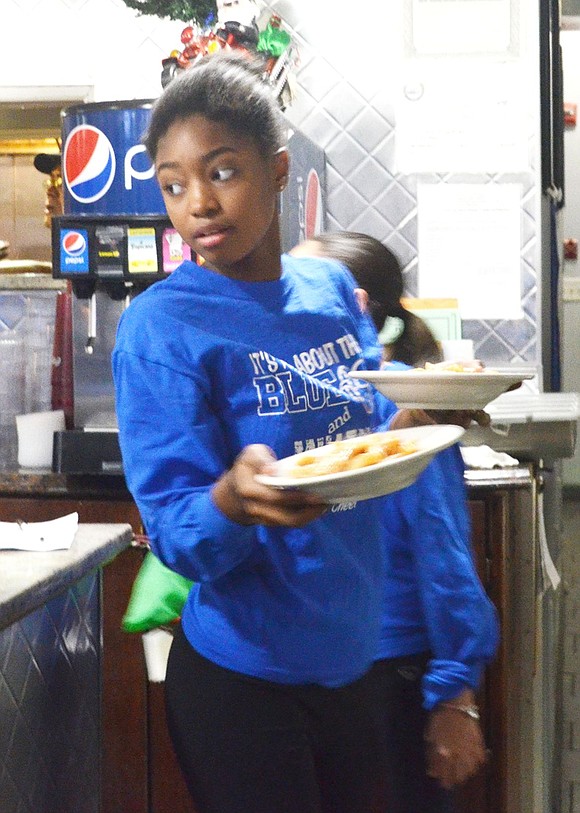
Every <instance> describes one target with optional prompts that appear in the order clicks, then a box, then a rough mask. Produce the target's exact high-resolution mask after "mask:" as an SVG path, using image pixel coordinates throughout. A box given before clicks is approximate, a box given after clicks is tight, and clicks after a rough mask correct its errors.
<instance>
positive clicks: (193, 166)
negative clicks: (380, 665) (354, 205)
mask: <svg viewBox="0 0 580 813" xmlns="http://www.w3.org/2000/svg"><path fill="white" fill-rule="evenodd" d="M285 143H286V141H285V133H284V132H283V130H282V128H281V115H280V111H279V109H278V106H277V103H276V101H275V99H274V96H273V94H272V92H271V89H270V87H269V86H268V85H267V83H265V82H264V81H263V80H262V72H261V70H260V69H258V68H256V67H255V65H254V63H253V61H252V60H251V59H250V58H246V57H240V56H239V55H237V54H235V53H230V54H228V53H220V54H216V55H213V56H209V57H206V58H204V59H202V60H200V61H199V62H198V63H197V64H196V66H194V67H192V68H191V69H190V70H188V71H185V72H184V73H183V74H181V75H180V76H178V77H176V78H175V79H174V80H173V81H172V82H171V83H170V84H169V85H168V86H167V88H166V89H165V91H164V92H163V94H162V95H161V97H160V98H159V100H158V101H157V102H156V104H155V105H154V107H153V110H152V114H151V118H150V123H149V130H148V133H147V135H146V138H145V144H146V147H147V150H148V152H149V154H150V156H151V159H152V161H153V164H154V166H155V171H156V176H157V178H158V181H159V184H160V187H161V190H162V193H163V198H164V201H165V204H166V207H167V212H168V215H169V217H170V219H171V221H172V223H173V225H174V227H175V228H176V229H177V231H178V232H179V234H180V235H181V236H182V238H183V240H184V241H185V242H186V243H187V244H188V245H190V246H191V248H192V250H193V252H192V253H193V255H194V256H196V255H200V256H201V257H202V258H203V264H202V265H199V264H197V263H194V262H191V261H185V262H184V263H183V264H182V265H181V266H180V267H179V268H178V269H176V270H175V271H174V272H173V273H172V274H171V275H169V276H168V277H167V279H164V280H163V281H161V282H158V283H156V284H155V285H152V286H151V287H149V288H148V289H147V290H146V291H144V292H143V293H141V294H140V295H139V296H138V297H136V298H135V299H134V300H133V301H132V303H131V304H130V305H129V307H128V308H127V309H126V310H125V312H124V313H123V315H122V317H121V319H120V322H119V326H118V333H117V339H116V345H115V348H114V352H113V359H112V362H113V377H114V383H115V391H116V405H117V416H118V422H119V440H120V446H121V451H122V455H123V464H124V472H125V477H126V480H127V484H128V487H129V489H130V491H131V493H132V495H133V497H134V499H135V501H136V504H137V506H138V508H139V512H140V515H141V517H142V520H143V523H144V526H145V529H146V532H147V534H148V537H149V540H150V543H151V548H152V550H153V552H154V554H155V555H156V556H158V557H159V559H160V560H161V561H162V562H163V563H164V564H165V566H166V567H168V568H170V570H172V571H174V572H177V573H180V574H181V575H182V576H184V577H186V578H188V579H191V581H192V582H193V586H192V588H191V591H190V592H189V595H188V598H187V601H186V603H185V606H184V608H183V613H182V618H181V624H180V627H179V629H178V631H177V633H176V635H175V637H174V640H173V643H172V647H171V652H170V656H169V662H168V667H167V676H166V681H165V690H166V705H167V717H168V726H169V731H170V734H171V737H172V741H173V744H174V747H175V751H176V754H177V757H178V761H179V764H180V766H181V768H182V771H183V773H184V776H185V778H186V781H187V784H188V787H189V789H190V792H191V795H192V798H193V800H194V803H195V805H196V809H197V810H198V811H199V813H226V811H227V812H229V811H231V812H232V813H234V811H235V813H368V811H369V809H370V795H371V793H372V788H373V779H374V777H375V776H376V772H377V768H378V758H379V756H378V755H379V749H378V744H377V741H376V736H377V728H376V717H375V716H374V713H373V692H374V681H373V680H372V679H371V672H372V666H373V661H374V659H375V656H376V651H377V647H378V643H379V633H380V624H379V621H380V610H381V599H382V593H383V579H382V575H381V567H382V557H383V554H382V546H381V539H380V517H379V507H380V503H379V502H378V501H376V500H370V501H368V502H358V503H355V504H348V506H347V507H346V508H343V509H342V510H340V511H336V510H328V508H329V507H328V506H327V505H325V504H324V503H323V502H321V501H320V499H319V498H317V497H316V496H313V495H307V494H305V493H303V492H292V491H283V490H277V489H272V488H268V487H266V486H265V485H262V484H260V482H259V481H258V480H256V475H257V474H259V473H260V472H268V471H269V469H270V467H271V465H272V463H273V461H274V459H275V456H278V457H282V456H286V455H289V454H293V453H295V452H297V451H300V450H301V449H303V448H311V447H313V446H316V445H319V442H320V440H321V439H322V440H323V441H331V440H334V439H336V438H337V437H338V433H339V432H340V433H341V434H343V435H344V434H346V433H348V435H352V436H356V435H358V434H366V433H368V432H369V431H372V430H373V429H375V428H376V427H377V426H379V425H380V426H385V425H386V424H385V421H390V422H391V423H392V425H396V422H397V419H398V415H399V413H397V411H396V407H395V405H394V404H392V403H390V402H388V401H386V399H383V398H382V397H379V396H378V395H373V394H372V393H370V391H369V389H368V387H367V386H366V385H359V383H358V382H355V383H354V384H353V380H352V379H350V378H348V377H347V375H346V373H347V372H348V370H349V369H351V368H353V367H354V366H366V367H368V368H370V369H377V368H378V367H379V365H380V357H381V353H380V347H379V345H378V344H377V342H376V335H375V331H374V328H373V326H372V323H371V322H370V320H369V319H368V317H367V316H366V315H365V314H363V313H362V312H361V310H360V308H359V306H358V303H357V300H356V297H355V295H354V291H353V287H354V286H353V285H352V278H351V276H350V274H349V273H348V271H346V270H344V269H342V268H340V267H339V266H337V264H336V263H333V262H330V261H326V260H322V259H321V260H317V261H311V260H308V261H307V260H300V259H296V258H292V257H289V256H288V255H283V256H281V255H280V234H279V223H278V195H279V194H280V192H281V191H282V190H283V188H284V186H285V184H286V181H287V176H288V153H287V150H286V147H285Z"/></svg>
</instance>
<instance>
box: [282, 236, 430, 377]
mask: <svg viewBox="0 0 580 813" xmlns="http://www.w3.org/2000/svg"><path fill="white" fill-rule="evenodd" d="M311 251H318V252H324V255H325V256H328V257H332V258H333V259H335V260H338V261H339V262H342V263H343V264H344V265H346V266H347V267H348V268H350V269H351V272H353V273H355V272H356V273H355V277H356V280H357V282H358V284H359V285H360V289H361V290H360V292H359V296H362V297H363V298H364V304H365V307H366V309H367V310H368V312H369V314H370V316H371V317H372V319H373V322H374V323H375V325H376V328H377V332H378V334H379V341H380V342H381V344H382V345H383V354H384V359H385V361H391V360H393V359H394V360H396V361H400V362H402V363H403V364H408V365H410V366H411V367H422V366H424V365H425V362H427V361H429V362H433V363H435V362H438V361H442V360H443V354H442V352H441V347H440V345H439V342H438V341H437V339H436V338H435V337H434V336H433V334H432V332H431V330H430V329H429V327H428V325H427V324H426V323H425V322H424V321H423V319H421V318H420V317H418V316H416V315H415V314H414V313H411V311H408V310H407V309H406V308H404V307H403V305H402V304H401V297H402V296H403V287H404V281H403V273H402V270H401V265H400V263H399V260H398V258H397V257H396V256H395V254H393V252H392V251H391V250H390V249H389V248H387V246H385V245H384V244H383V243H381V242H380V240H376V239H375V238H374V237H371V236H370V235H368V234H363V233H361V232H327V233H325V234H319V235H317V236H316V237H314V238H313V239H312V240H306V241H305V242H304V243H301V245H300V246H297V247H296V248H294V249H292V254H294V256H303V255H307V254H309V253H311Z"/></svg>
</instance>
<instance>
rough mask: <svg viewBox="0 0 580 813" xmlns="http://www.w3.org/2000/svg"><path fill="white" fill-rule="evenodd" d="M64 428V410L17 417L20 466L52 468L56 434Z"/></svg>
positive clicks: (26, 467)
mask: <svg viewBox="0 0 580 813" xmlns="http://www.w3.org/2000/svg"><path fill="white" fill-rule="evenodd" d="M64 428H65V422H64V412H63V410H62V409H56V410H53V411H52V412H29V413H28V414H27V415H17V416H16V432H17V435H18V465H19V466H21V467H22V468H25V469H46V468H52V450H53V445H54V433H55V432H60V431H62V430H63V429H64Z"/></svg>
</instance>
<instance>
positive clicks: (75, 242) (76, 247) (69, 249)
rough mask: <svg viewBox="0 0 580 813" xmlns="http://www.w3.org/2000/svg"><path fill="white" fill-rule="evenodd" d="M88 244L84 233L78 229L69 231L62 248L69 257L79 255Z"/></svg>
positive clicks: (63, 240)
mask: <svg viewBox="0 0 580 813" xmlns="http://www.w3.org/2000/svg"><path fill="white" fill-rule="evenodd" d="M86 246H87V241H86V240H85V237H84V235H82V234H81V233H80V232H78V231H69V232H67V233H66V234H65V236H64V237H63V239H62V248H63V251H64V252H65V254H68V256H69V257H79V256H80V255H81V254H82V253H83V251H84V250H85V248H86Z"/></svg>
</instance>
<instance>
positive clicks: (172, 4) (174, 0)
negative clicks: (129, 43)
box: [124, 0, 217, 25]
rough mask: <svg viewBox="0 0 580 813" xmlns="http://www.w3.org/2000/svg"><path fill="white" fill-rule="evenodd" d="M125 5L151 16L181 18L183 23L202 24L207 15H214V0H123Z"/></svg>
mask: <svg viewBox="0 0 580 813" xmlns="http://www.w3.org/2000/svg"><path fill="white" fill-rule="evenodd" d="M124 3H125V5H126V6H129V8H133V9H136V10H137V11H138V12H139V14H149V15H151V16H153V17H161V18H168V19H170V20H181V21H182V22H184V23H188V22H196V23H199V24H200V25H203V24H204V23H205V21H206V20H207V18H208V17H209V15H210V14H211V15H212V16H213V17H214V18H215V17H216V13H217V12H216V4H215V0H161V2H160V0H124Z"/></svg>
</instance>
